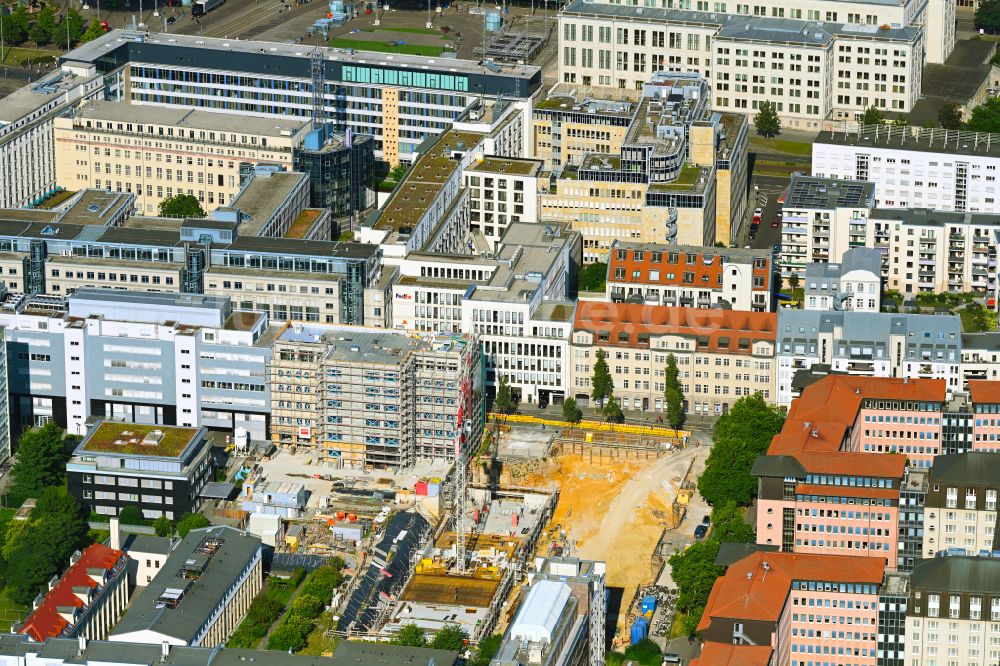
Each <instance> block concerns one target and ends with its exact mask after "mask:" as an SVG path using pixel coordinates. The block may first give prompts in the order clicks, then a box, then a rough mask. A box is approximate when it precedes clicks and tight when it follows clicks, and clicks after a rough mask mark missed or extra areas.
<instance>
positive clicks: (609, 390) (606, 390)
mask: <svg viewBox="0 0 1000 666" xmlns="http://www.w3.org/2000/svg"><path fill="white" fill-rule="evenodd" d="M590 383H591V392H590V397H591V398H592V399H593V400H594V402H595V403H597V404H598V405H601V406H602V407H603V406H604V403H605V402H606V401H607V400H608V398H610V397H611V396H612V395H613V394H614V392H615V382H614V380H613V379H612V378H611V369H610V368H608V361H607V357H606V356H605V354H604V350H603V349H598V350H597V360H595V361H594V375H593V377H592V378H591V380H590Z"/></svg>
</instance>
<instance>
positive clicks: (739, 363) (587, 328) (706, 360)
mask: <svg viewBox="0 0 1000 666" xmlns="http://www.w3.org/2000/svg"><path fill="white" fill-rule="evenodd" d="M776 323H777V317H776V315H774V314H773V313H769V312H743V311H736V310H715V309H711V310H705V309H698V308H677V307H670V306H662V305H643V304H638V303H607V302H604V301H580V303H579V305H578V306H577V309H576V318H575V319H574V321H573V340H572V345H573V348H572V367H571V371H570V378H571V381H572V394H573V395H574V397H575V398H576V400H577V403H578V404H580V403H583V404H587V403H589V401H590V394H591V378H592V376H593V370H594V363H595V362H596V359H597V352H598V351H599V350H600V351H603V352H604V355H605V358H606V359H607V363H608V368H609V369H610V371H611V377H612V381H613V382H614V388H615V397H616V398H617V400H618V402H619V405H621V407H622V409H624V410H632V409H635V410H642V411H643V412H660V413H662V412H665V411H666V404H665V400H664V397H663V396H664V390H665V388H666V368H667V358H668V356H670V355H671V354H673V356H674V358H675V359H676V361H677V367H678V370H679V371H680V381H681V390H682V392H683V393H684V397H685V402H686V405H685V407H686V409H687V411H688V412H689V413H694V414H706V415H707V414H716V415H718V414H725V413H728V411H729V408H730V406H732V404H733V403H735V402H736V401H737V400H739V399H740V397H742V396H745V395H752V394H754V393H760V394H761V395H763V397H764V399H765V400H767V401H772V400H773V399H774V383H773V382H774V368H775V361H774V352H775V326H776Z"/></svg>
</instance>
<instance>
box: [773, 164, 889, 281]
mask: <svg viewBox="0 0 1000 666" xmlns="http://www.w3.org/2000/svg"><path fill="white" fill-rule="evenodd" d="M874 206H875V185H874V184H873V183H870V182H863V181H854V180H852V181H850V182H842V181H837V180H835V179H832V178H815V177H811V176H800V175H794V176H792V182H791V184H790V185H789V187H788V192H787V193H786V194H785V201H784V203H783V204H782V206H781V211H782V218H781V274H782V277H783V278H785V279H788V277H789V276H790V275H791V274H792V273H797V274H798V276H799V278H800V279H801V278H805V272H806V267H807V266H809V265H810V264H812V263H839V262H841V261H843V258H844V255H845V254H846V253H847V251H848V250H850V249H852V248H855V247H874V246H875V240H876V239H875V238H874V236H878V237H879V239H881V238H882V235H881V234H880V233H879V232H880V228H878V227H872V226H871V225H869V223H868V216H869V214H870V212H871V210H872V208H874ZM870 236H873V237H870ZM885 236H886V237H887V236H888V233H887V232H886V233H885Z"/></svg>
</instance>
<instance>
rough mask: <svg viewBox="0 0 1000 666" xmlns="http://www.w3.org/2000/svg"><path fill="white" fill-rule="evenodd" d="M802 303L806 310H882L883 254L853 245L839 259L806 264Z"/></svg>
mask: <svg viewBox="0 0 1000 666" xmlns="http://www.w3.org/2000/svg"><path fill="white" fill-rule="evenodd" d="M802 286H803V301H802V306H803V308H804V309H806V310H836V311H845V310H849V311H851V312H879V311H880V309H881V307H882V254H881V253H880V252H879V251H878V250H875V249H873V248H870V247H852V248H851V249H850V250H848V251H847V252H845V253H844V257H843V261H841V262H839V263H819V262H815V263H811V264H806V270H805V281H804V282H803V284H802Z"/></svg>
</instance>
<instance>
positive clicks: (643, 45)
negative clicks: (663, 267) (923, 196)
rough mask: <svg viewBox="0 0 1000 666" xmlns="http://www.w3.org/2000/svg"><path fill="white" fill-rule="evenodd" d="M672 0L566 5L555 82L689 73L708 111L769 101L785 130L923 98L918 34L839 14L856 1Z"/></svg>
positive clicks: (637, 81)
mask: <svg viewBox="0 0 1000 666" xmlns="http://www.w3.org/2000/svg"><path fill="white" fill-rule="evenodd" d="M674 4H675V3H667V4H666V5H665V6H661V7H655V6H641V7H640V6H634V5H626V4H610V3H604V2H588V1H587V0H574V1H573V2H570V3H569V4H568V5H566V7H564V8H563V10H562V11H561V12H560V14H559V27H560V31H559V47H560V58H559V81H560V83H564V84H574V85H581V86H585V87H586V86H596V87H599V88H617V89H639V88H641V86H642V82H643V81H644V80H645V79H646V78H648V76H649V74H650V73H652V72H657V71H664V70H672V71H681V70H688V71H697V72H699V73H700V74H702V75H703V76H704V77H705V79H707V80H709V81H710V82H711V89H710V94H711V99H712V106H713V108H714V109H716V110H717V111H726V112H732V113H755V112H756V111H757V109H758V108H759V107H760V104H761V103H762V102H771V103H773V104H774V105H775V107H776V110H777V111H778V113H779V115H781V116H782V122H783V124H784V126H785V127H793V128H800V129H820V128H822V127H824V125H825V124H826V121H830V120H837V119H849V120H854V119H855V118H856V116H857V115H858V114H860V113H863V112H864V110H865V109H866V108H868V107H870V106H876V107H878V108H881V109H884V110H887V111H896V112H901V113H905V112H908V111H909V110H910V109H911V108H912V106H913V104H914V103H915V102H916V100H917V98H918V97H919V95H920V84H921V79H922V71H921V69H922V67H923V64H924V60H925V52H926V47H925V44H926V38H925V33H924V30H923V29H922V28H921V27H919V26H915V25H909V23H908V21H901V20H886V21H882V22H880V19H879V18H878V16H877V15H875V14H871V15H867V16H865V17H862V16H861V15H860V14H855V13H854V12H853V11H848V10H853V9H855V6H854V5H855V3H851V6H850V7H845V6H843V5H842V4H841V3H832V2H831V3H815V5H821V6H822V8H820V6H816V8H815V9H813V8H809V9H806V8H799V7H797V6H794V5H793V6H792V7H787V6H785V5H781V6H778V5H777V4H776V5H775V6H774V7H772V8H771V11H770V12H768V11H767V10H764V11H763V13H760V10H761V9H762V8H761V7H754V9H753V11H754V14H755V15H751V12H750V6H749V5H730V6H728V7H727V6H726V3H718V4H716V6H715V8H714V9H710V8H709V7H708V5H703V6H702V8H701V9H700V10H695V8H694V7H692V6H688V5H687V4H686V3H685V6H683V7H681V6H680V5H679V4H677V5H676V6H671V5H674ZM796 4H798V3H796ZM931 4H935V5H937V4H938V3H937V2H935V3H931ZM945 4H946V3H943V2H942V3H940V6H941V7H942V8H943V7H944V5H945ZM915 5H916V3H900V4H899V5H893V6H892V9H891V10H887V9H886V8H887V7H888V5H881V6H879V10H878V11H879V13H884V12H885V11H891V12H896V11H899V10H902V11H906V12H910V13H912V10H907V9H906V7H907V6H915ZM870 6H871V7H875V6H876V5H874V4H872V5H870ZM923 6H924V7H926V6H927V5H923ZM723 7H726V9H723ZM859 9H860V8H859ZM692 10H694V11H692ZM733 10H735V11H733ZM919 11H920V13H921V14H923V10H922V9H921V10H919ZM941 11H943V12H944V13H949V11H950V12H951V13H953V12H954V8H951V9H950V10H948V9H942V10H941ZM786 13H787V14H788V15H786ZM767 14H770V15H767ZM793 14H794V15H797V16H799V18H791V17H790V16H791V15H793ZM803 14H805V15H804V16H803ZM807 16H808V17H812V18H806V17H807ZM900 18H902V17H900ZM845 19H850V20H845ZM951 21H952V22H953V21H954V18H953V17H952V19H951ZM952 40H953V38H952ZM950 51H951V45H948V47H947V52H948V53H950ZM595 52H596V53H595ZM948 53H944V54H943V57H947V55H948ZM942 62H943V58H942Z"/></svg>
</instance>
